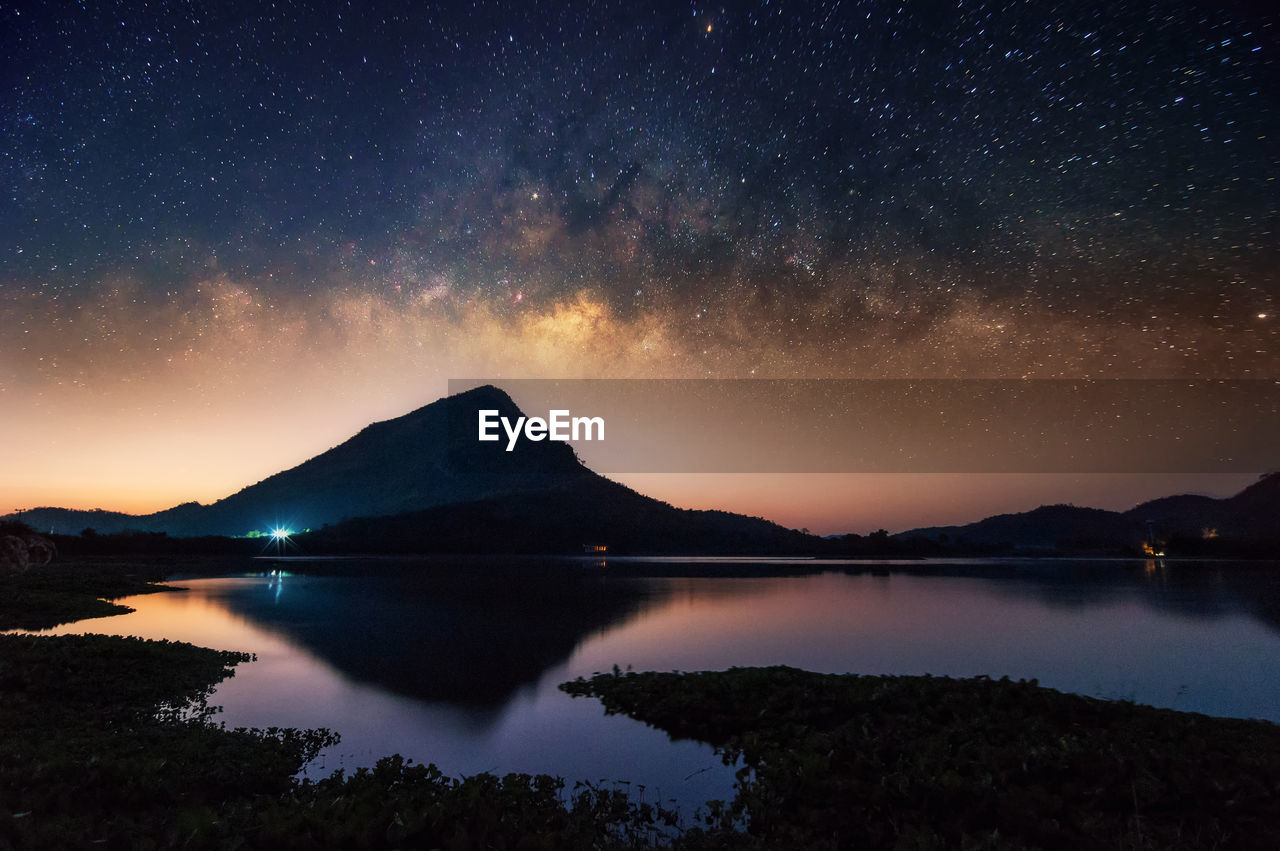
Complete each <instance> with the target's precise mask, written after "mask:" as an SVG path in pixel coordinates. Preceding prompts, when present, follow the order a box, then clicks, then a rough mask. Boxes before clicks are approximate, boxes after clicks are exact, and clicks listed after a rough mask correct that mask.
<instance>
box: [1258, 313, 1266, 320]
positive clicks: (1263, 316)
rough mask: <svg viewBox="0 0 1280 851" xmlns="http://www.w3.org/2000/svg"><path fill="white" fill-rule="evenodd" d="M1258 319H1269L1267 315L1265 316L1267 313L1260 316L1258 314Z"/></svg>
mask: <svg viewBox="0 0 1280 851" xmlns="http://www.w3.org/2000/svg"><path fill="white" fill-rule="evenodd" d="M1258 318H1259V319H1266V318H1267V314H1265V313H1259V314H1258Z"/></svg>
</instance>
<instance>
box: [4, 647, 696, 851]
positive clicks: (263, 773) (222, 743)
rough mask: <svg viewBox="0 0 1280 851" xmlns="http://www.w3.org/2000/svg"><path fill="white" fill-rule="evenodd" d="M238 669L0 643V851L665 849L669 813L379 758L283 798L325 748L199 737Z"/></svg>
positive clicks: (206, 660)
mask: <svg viewBox="0 0 1280 851" xmlns="http://www.w3.org/2000/svg"><path fill="white" fill-rule="evenodd" d="M247 659H249V657H248V656H247V655H245V654H242V653H229V652H223V651H215V650H206V649H203V648H199V647H193V646H191V645H188V644H181V643H176V642H157V641H143V640H141V639H136V638H117V637H110V636H101V635H90V636H62V637H56V638H51V637H36V636H26V635H4V636H0V694H3V695H4V700H3V701H0V849H5V851H8V849H29V848H78V847H106V848H157V847H187V848H242V847H249V848H270V849H281V848H299V849H302V848H335V847H338V848H441V849H462V848H512V849H514V848H521V849H579V848H581V849H589V848H620V849H629V848H643V847H652V845H653V844H654V843H655V842H657V841H659V840H661V838H662V837H663V836H664V835H665V834H666V833H671V832H674V831H673V827H672V826H673V825H674V824H675V816H674V814H673V813H671V812H668V811H666V810H663V809H661V808H658V807H653V806H650V805H646V804H640V805H633V804H632V803H631V802H630V801H629V799H628V798H627V796H626V795H625V794H624V793H623V792H621V791H617V790H611V789H601V788H596V787H592V786H586V785H581V784H580V785H579V786H577V787H576V788H574V789H573V790H572V791H571V792H566V791H565V789H564V784H563V781H561V780H559V779H557V778H553V777H548V776H545V775H538V776H529V775H518V774H513V775H508V776H506V777H502V778H498V777H495V776H493V775H489V774H481V775H477V776H474V777H469V778H465V779H461V780H457V779H452V778H448V777H445V776H443V775H442V774H441V773H440V772H439V771H438V770H437V769H436V768H435V767H434V766H421V765H410V764H407V763H406V762H405V761H403V760H402V759H401V758H399V757H390V758H387V759H384V760H382V761H380V762H379V763H378V765H377V766H376V767H375V768H373V769H371V770H369V769H361V770H360V771H357V772H356V773H354V774H353V775H350V776H345V775H343V774H342V773H341V772H338V773H336V774H334V775H332V776H331V777H329V778H327V779H325V780H321V781H319V782H314V783H313V782H306V781H298V780H295V779H294V775H295V774H296V772H297V771H298V770H299V769H300V768H301V767H302V766H303V765H304V764H305V763H306V762H308V761H310V760H311V759H313V758H314V757H315V755H316V754H317V753H318V752H319V750H320V749H321V748H323V747H324V746H325V745H327V744H329V743H331V742H334V741H336V737H333V736H332V735H331V734H330V733H329V732H328V731H325V730H309V731H299V730H289V729H274V728H273V729H268V730H243V729H241V730H228V729H225V728H222V727H219V726H215V725H214V724H212V723H209V720H208V719H209V716H210V714H211V710H209V709H208V708H207V706H206V703H205V701H206V699H207V697H208V694H209V692H210V691H211V689H212V686H213V685H214V684H216V683H217V682H218V681H220V680H221V679H223V678H224V677H227V676H230V675H231V673H232V666H234V665H236V664H238V663H239V662H242V661H246V660H247ZM664 832H665V833H664Z"/></svg>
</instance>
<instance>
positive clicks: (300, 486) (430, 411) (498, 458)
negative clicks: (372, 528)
mask: <svg viewBox="0 0 1280 851" xmlns="http://www.w3.org/2000/svg"><path fill="white" fill-rule="evenodd" d="M480 409H496V410H498V411H499V413H500V415H502V416H506V417H517V416H520V411H519V409H518V408H517V407H516V405H515V403H514V402H513V401H512V400H511V398H510V397H509V396H508V395H507V394H506V393H504V392H502V391H501V390H499V389H497V388H496V387H491V386H485V387H479V388H476V389H474V390H470V391H468V392H466V393H460V394H458V395H456V396H450V397H448V398H445V399H441V400H439V401H437V402H433V403H432V404H430V405H427V406H425V407H422V408H419V409H418V410H416V411H413V412H411V413H408V414H405V415H404V416H402V417H398V418H396V419H393V420H387V421H385V422H379V423H374V424H373V425H370V426H368V427H367V428H365V429H363V430H361V431H360V432H359V433H358V434H356V435H355V436H354V437H352V438H351V439H350V440H347V441H346V442H344V443H342V444H340V445H338V446H336V447H334V448H333V449H330V450H328V451H327V452H324V453H321V454H320V455H317V456H316V457H314V458H312V459H310V460H309V461H305V462H303V463H302V464H299V465H298V466H297V467H294V468H293V469H290V470H285V471H284V472H281V473H277V474H275V475H274V476H271V477H270V478H267V479H264V480H262V481H261V482H258V483H257V484H254V485H250V486H249V487H247V488H245V489H243V490H241V491H239V492H238V493H235V494H233V495H231V496H229V497H226V498H225V499H220V500H218V501H217V502H215V503H212V504H210V505H200V504H199V503H195V502H188V503H184V504H182V505H178V506H175V507H174V508H170V509H166V510H164V511H159V512H156V513H154V514H144V515H131V514H120V513H117V512H108V511H74V510H68V509H64V508H36V509H32V510H30V511H25V512H23V514H22V516H21V517H20V518H18V517H16V516H15V515H10V517H12V518H13V519H21V520H22V521H23V522H25V523H27V524H28V525H30V526H32V527H33V528H35V529H38V530H41V531H53V532H57V533H61V534H78V533H79V532H80V531H81V530H83V529H86V528H92V529H94V530H96V531H97V532H99V533H101V534H108V533H114V532H121V531H125V530H138V531H147V532H166V533H168V534H170V535H177V536H196V535H244V534H246V533H248V532H249V531H251V530H255V529H257V530H265V529H268V528H270V527H271V526H272V525H274V524H277V523H278V524H285V525H288V526H289V527H291V528H293V529H305V528H318V527H320V526H322V525H323V524H325V523H337V522H340V521H342V520H345V519H348V518H354V517H369V516H379V515H389V514H399V513H403V512H406V511H414V510H419V509H423V508H428V507H430V506H435V505H443V504H447V503H453V502H467V501H474V500H478V499H485V498H489V497H494V496H499V495H502V494H510V493H518V492H530V491H539V490H545V489H547V488H559V487H564V486H568V485H571V484H573V483H575V482H578V481H581V480H584V479H593V478H597V476H596V474H595V473H592V472H591V471H590V470H588V469H587V468H586V467H584V466H583V465H582V463H581V462H580V461H579V460H578V458H577V455H576V454H575V453H574V451H573V449H572V447H570V446H569V445H568V444H566V443H560V442H552V441H541V442H532V441H527V440H524V441H521V442H520V443H519V444H517V448H516V450H515V451H513V452H506V451H505V446H504V444H503V443H502V442H501V441H499V442H496V443H480V442H478V441H477V440H476V411H478V410H480Z"/></svg>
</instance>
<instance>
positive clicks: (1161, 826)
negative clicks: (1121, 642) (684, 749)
mask: <svg viewBox="0 0 1280 851" xmlns="http://www.w3.org/2000/svg"><path fill="white" fill-rule="evenodd" d="M561 688H563V689H564V690H565V691H567V692H569V693H570V694H573V695H575V696H588V695H589V696H595V697H598V698H600V699H601V700H602V701H603V702H604V704H605V706H606V709H607V711H609V712H621V713H625V714H627V715H630V716H632V717H634V718H638V719H640V720H642V721H646V722H647V723H649V724H651V725H653V726H655V727H658V728H660V729H663V730H666V731H668V732H669V733H670V734H671V735H672V736H673V737H676V738H694V739H699V740H702V741H706V742H710V743H712V744H714V745H716V746H717V747H718V748H719V749H720V750H721V752H722V753H723V755H724V757H725V759H726V761H729V762H732V761H734V760H737V759H739V758H741V759H742V760H743V762H744V764H745V766H746V767H745V768H744V769H743V770H742V771H741V772H740V774H739V793H738V796H737V798H736V799H735V800H734V801H733V802H732V804H731V805H729V806H728V807H725V808H723V809H719V810H713V813H712V816H711V818H709V819H708V825H707V828H706V829H705V830H704V831H696V832H693V833H690V834H688V835H686V836H685V837H684V841H685V842H686V843H687V844H688V845H689V846H691V847H698V846H706V847H742V848H812V849H816V848H904V847H905V848H1022V847H1039V848H1063V849H1067V848H1071V849H1077V848H1152V849H1155V848H1160V849H1171V848H1259V849H1262V848H1273V847H1275V846H1274V844H1273V843H1274V840H1275V837H1276V836H1277V835H1280V727H1277V726H1275V725H1273V724H1270V723H1266V722H1261V721H1238V720H1230V719H1218V718H1209V717H1206V716H1203V715H1196V714H1191V713H1182V712H1174V711H1172V710H1164V709H1153V708H1151V707H1145V706H1136V705H1133V704H1126V703H1119V704H1116V703H1108V702H1105V701H1099V700H1094V699H1091V698H1085V697H1079V696H1075V695H1069V694H1062V693H1059V692H1056V691H1052V690H1050V689H1044V688H1040V687H1038V686H1037V685H1036V684H1035V683H1034V682H1031V683H1026V682H1016V683H1015V682H1010V681H1008V680H1000V681H991V680H987V679H983V678H980V679H975V680H955V679H948V678H933V677H859V676H853V675H843V676H838V675H826V674H814V673H809V672H805V671H799V670H795V669H793V668H785V667H776V668H742V669H733V670H730V671H725V672H718V673H699V674H674V673H673V674H652V673H649V674H621V673H619V672H617V671H616V670H615V672H614V673H613V674H599V675H596V676H595V677H593V678H592V679H591V680H590V681H583V680H581V679H580V680H577V681H575V682H572V683H566V684H564V685H562V686H561ZM744 822H745V824H746V833H745V835H744V834H743V833H739V832H736V831H735V830H734V827H735V825H741V824H742V823H744Z"/></svg>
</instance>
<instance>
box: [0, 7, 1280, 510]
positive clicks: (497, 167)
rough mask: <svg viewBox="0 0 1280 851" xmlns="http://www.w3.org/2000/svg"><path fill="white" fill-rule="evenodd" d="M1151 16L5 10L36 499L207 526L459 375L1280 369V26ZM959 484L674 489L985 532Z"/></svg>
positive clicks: (17, 391)
mask: <svg viewBox="0 0 1280 851" xmlns="http://www.w3.org/2000/svg"><path fill="white" fill-rule="evenodd" d="M1154 5H1155V4H1145V3H1144V4H1140V3H1128V2H1111V3H1105V4H1097V5H1096V6H1093V8H1090V7H1089V4H1056V5H1055V4H1051V3H1044V2H1026V3H1012V2H1010V3H1003V4H990V3H988V4H983V3H977V2H973V3H956V2H953V3H950V4H935V3H920V4H911V3H905V4H901V5H900V4H898V3H887V4H886V3H794V2H781V3H780V2H769V3H754V4H741V5H739V4H734V5H725V6H707V5H701V4H683V3H673V4H662V5H653V6H651V5H649V4H645V3H634V2H625V3H624V2H617V3H608V2H605V3H572V4H570V3H562V4H536V3H532V2H529V3H505V4H499V3H476V4H472V3H466V4H461V3H459V4H443V5H441V6H434V5H433V4H403V3H394V4H392V3H379V2H368V3H317V4H314V5H312V6H311V7H310V8H296V7H293V6H288V5H286V4H268V3H260V4H259V3H217V4H213V3H182V2H167V3H166V2H153V3H145V4H144V3H124V4H119V3H118V4H109V3H88V2H86V3H81V4H78V3H61V2H49V3H38V4H19V5H13V4H5V5H2V6H0V43H2V45H3V55H4V57H5V65H4V69H5V73H4V79H3V87H4V94H3V100H2V101H0V105H2V107H3V109H2V110H0V189H2V190H3V193H2V198H0V232H2V233H3V234H4V237H3V239H2V240H0V331H2V334H3V336H0V406H2V407H0V440H2V441H3V444H4V445H5V446H6V447H7V448H9V451H10V452H12V451H13V448H16V450H17V452H16V457H14V458H11V460H10V461H9V462H8V467H9V472H8V474H7V475H6V476H5V477H4V479H3V481H0V511H7V510H10V509H13V508H20V507H29V506H32V505H37V504H56V505H65V506H69V507H93V506H101V507H104V508H113V509H121V510H154V509H158V508H162V507H166V506H168V505H171V504H174V503H176V502H179V501H183V500H186V499H191V498H196V499H200V500H202V501H210V500H212V499H216V498H218V497H220V496H223V495H226V494H227V493H230V492H232V491H234V490H237V489H238V488H240V487H242V486H244V485H246V484H250V483H252V482H253V481H256V480H258V479H261V478H263V477H264V476H266V475H269V474H270V473H273V472H275V471H277V470H280V469H283V468H285V467H288V466H291V465H293V464H296V463H298V462H300V461H301V460H303V459H305V458H307V457H309V456H311V455H314V454H316V453H317V452H319V451H322V450H323V449H325V448H328V447H329V446H331V445H333V444H335V443H337V442H339V441H340V440H342V439H343V438H345V437H346V436H348V435H349V434H351V433H352V432H354V431H356V430H358V429H359V428H360V427H361V426H363V425H365V424H367V423H368V422H370V421H372V420H375V419H382V418H386V417H389V416H395V415H398V414H400V413H404V412H405V411H408V410H410V409H412V408H414V407H417V406H419V405H422V404H425V403H426V402H429V401H431V400H433V399H435V398H438V397H439V396H441V395H443V394H444V392H445V388H446V383H445V382H446V379H448V378H450V377H485V378H492V379H495V380H497V379H501V378H503V377H594V376H609V377H697V376H709V377H748V376H759V377H771V378H786V377H828V376H830V377H889V376H893V377H923V376H929V377H957V378H959V377H1021V376H1030V377H1039V378H1046V377H1184V376H1186V377H1193V376H1194V377H1202V378H1203V377H1209V378H1219V377H1221V378H1227V377H1230V378H1274V377H1277V376H1280V346H1277V335H1278V333H1280V332H1278V331H1277V329H1278V328H1280V324H1277V316H1276V313H1277V311H1280V305H1278V304H1277V299H1278V296H1280V277H1278V273H1277V269H1278V268H1280V251H1278V250H1277V240H1276V237H1275V230H1276V225H1277V204H1278V202H1280V187H1278V186H1277V180H1276V176H1277V173H1280V170H1278V169H1277V152H1278V151H1280V148H1278V147H1277V144H1276V135H1277V127H1276V123H1277V122H1276V105H1277V93H1278V92H1280V75H1278V74H1277V71H1278V68H1277V62H1276V50H1277V32H1278V31H1280V30H1278V27H1277V23H1278V21H1280V15H1277V14H1275V13H1273V14H1270V15H1265V16H1264V15H1263V13H1261V12H1258V11H1253V12H1250V11H1248V9H1249V8H1250V7H1249V6H1248V5H1245V4H1239V5H1238V6H1237V5H1236V4H1204V5H1201V4H1186V3H1184V4H1176V5H1175V4H1166V5H1163V6H1160V7H1159V8H1155V9H1153V8H1151V7H1152V6H1154ZM1262 5H1263V4H1257V6H1258V8H1261V6H1262ZM1259 472H1262V471H1259ZM926 479H927V477H926ZM926 479H910V478H909V477H908V478H905V479H899V480H894V481H893V482H889V481H888V480H874V481H872V480H867V479H865V478H864V479H859V480H858V481H853V480H848V481H845V482H843V483H842V484H838V486H837V485H833V483H832V480H826V483H825V484H823V485H822V486H821V487H822V489H823V491H824V492H825V493H827V494H828V495H827V497H826V498H824V501H823V502H822V503H821V505H819V504H818V503H816V502H814V500H813V497H812V491H813V489H814V484H813V480H812V478H810V479H809V480H807V481H806V480H803V479H801V478H796V477H791V478H789V479H788V480H787V484H786V485H785V487H784V486H783V484H782V483H777V482H775V483H774V484H769V483H767V482H764V481H763V480H761V479H758V478H757V479H753V480H751V481H747V480H745V479H733V478H732V477H730V478H729V479H722V480H721V481H720V484H719V485H718V486H714V487H713V486H712V485H711V484H709V482H710V481H711V480H709V479H702V480H697V481H694V480H692V479H687V480H682V479H680V477H674V478H670V477H669V478H667V479H661V480H659V479H649V480H646V481H644V482H643V483H638V484H637V486H638V487H640V488H641V489H642V490H645V491H646V492H650V493H654V494H655V495H659V496H663V497H664V498H668V499H671V500H672V501H673V502H676V503H677V504H686V505H689V504H697V505H700V506H701V505H704V504H705V505H713V504H714V505H716V506H719V507H725V508H730V509H734V510H743V511H748V512H749V513H755V514H765V515H766V516H770V517H772V518H774V519H778V520H780V521H782V522H786V523H788V524H789V525H797V526H799V525H806V526H815V527H824V530H831V531H834V530H836V529H840V530H844V529H853V530H858V531H861V530H862V529H863V528H864V527H866V526H867V525H871V526H872V528H874V526H875V525H892V524H897V525H898V526H899V527H902V526H907V525H912V523H915V522H920V523H923V522H934V521H938V520H962V519H977V518H976V517H970V516H967V514H971V513H973V512H974V511H975V510H976V509H977V508H978V507H979V506H977V505H976V504H975V503H974V502H973V501H972V499H971V498H969V497H963V498H964V499H966V500H968V503H967V505H966V506H965V509H966V511H960V512H959V513H955V511H954V510H953V511H952V513H951V514H947V511H946V510H945V504H946V501H945V500H944V501H941V502H937V500H938V497H937V494H938V493H939V492H940V491H939V487H938V481H937V480H936V478H934V479H927V480H926ZM624 480H625V479H624ZM1246 480H1247V478H1246ZM637 481H638V480H637ZM949 481H950V480H949ZM1072 481H1073V482H1075V484H1074V485H1071V486H1072V487H1075V488H1076V490H1075V491H1072V493H1076V494H1079V495H1080V498H1081V499H1083V500H1084V501H1090V500H1089V499H1088V497H1089V494H1090V493H1093V494H1095V495H1098V494H1101V493H1106V494H1108V495H1109V497H1110V498H1111V500H1112V501H1113V502H1115V501H1116V500H1120V502H1121V503H1123V500H1124V499H1127V498H1129V497H1130V496H1137V495H1142V494H1146V495H1151V496H1154V495H1157V494H1159V493H1163V492H1165V491H1166V490H1167V489H1168V488H1169V487H1171V486H1173V485H1175V484H1179V483H1176V482H1171V481H1166V480H1160V481H1154V480H1147V481H1145V482H1144V483H1139V484H1137V485H1133V487H1131V488H1129V489H1128V490H1126V489H1124V488H1120V489H1119V490H1117V489H1116V486H1115V483H1114V482H1108V483H1106V484H1105V486H1103V485H1102V484H1100V482H1099V480H1094V481H1092V482H1086V481H1084V480H1083V479H1079V478H1077V479H1073V480H1072ZM1240 481H1242V480H1240V479H1238V478H1237V479H1233V480H1230V481H1228V480H1226V479H1222V480H1220V481H1217V482H1216V485H1217V486H1219V487H1226V488H1227V489H1228V490H1230V489H1232V488H1233V487H1234V486H1235V484H1237V483H1239V482H1240ZM877 482H878V484H877ZM912 482H915V484H914V485H913V484H912ZM1067 484H1070V483H1069V482H1064V481H1062V480H1055V481H1053V482H1049V483H1048V484H1047V485H1046V487H1048V488H1049V489H1053V488H1057V489H1058V492H1059V493H1061V492H1062V488H1063V487H1064V485H1067ZM974 486H975V484H974V482H972V481H970V482H969V483H968V484H961V483H959V480H955V482H953V487H952V490H947V489H946V488H943V489H942V492H945V493H946V494H947V495H948V496H947V498H948V499H952V498H962V497H961V496H960V495H961V494H963V493H964V492H965V489H966V488H971V487H974ZM949 487H951V486H949ZM982 488H983V489H984V492H988V491H989V492H993V493H994V492H999V493H1002V494H1004V495H1005V496H1004V498H1005V499H1006V502H1007V501H1009V500H1014V501H1015V504H1012V505H1006V504H1005V503H1001V502H999V500H998V499H996V498H995V497H992V500H993V501H992V502H991V505H993V506H997V507H1004V508H1005V509H1006V510H1008V509H1010V508H1027V507H1031V505H1029V504H1027V503H1026V502H1025V500H1027V499H1030V500H1031V504H1032V505H1033V504H1034V503H1035V502H1036V501H1038V499H1037V495H1036V493H1035V488H1034V487H1031V486H1030V485H1028V483H1027V482H1025V481H1021V480H1019V481H1018V482H1016V483H1012V482H1011V480H1009V479H1007V478H1006V479H1001V480H1000V481H998V482H993V481H985V482H984V483H982ZM1090 488H1092V491H1091V490H1090ZM1143 488H1146V490H1143ZM1149 491H1153V492H1149ZM877 492H878V493H877ZM779 493H784V494H790V498H789V502H788V500H787V499H783V498H781V497H779V495H778V494H779ZM926 493H927V494H929V495H930V497H931V498H932V499H934V500H935V502H936V504H933V507H932V508H929V507H927V505H926V504H927V503H928V500H927V499H925V495H926ZM1046 493H1047V491H1046ZM801 494H807V496H804V497H802V496H801ZM753 495H754V496H753ZM895 499H896V500H897V502H893V501H894V500H895ZM886 500H887V501H888V502H892V503H893V504H894V505H895V506H896V507H895V508H893V509H892V510H889V509H885V508H884V505H885V504H887V503H886ZM952 501H954V500H953V499H952ZM1048 501H1060V500H1059V499H1057V498H1051V497H1050V498H1048ZM1092 501H1093V502H1094V503H1095V504H1101V503H1102V502H1104V500H1099V499H1095V500H1092ZM784 503H787V504H789V505H790V506H791V507H790V509H788V508H786V507H784ZM802 504H803V505H807V506H808V508H805V509H803V510H801V509H799V508H796V506H797V505H802ZM873 506H878V509H876V508H873ZM913 506H914V507H913ZM876 510H879V513H878V514H877V513H876ZM806 512H808V513H806ZM886 512H887V513H886ZM895 512H896V513H895ZM966 512H967V513H966Z"/></svg>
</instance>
